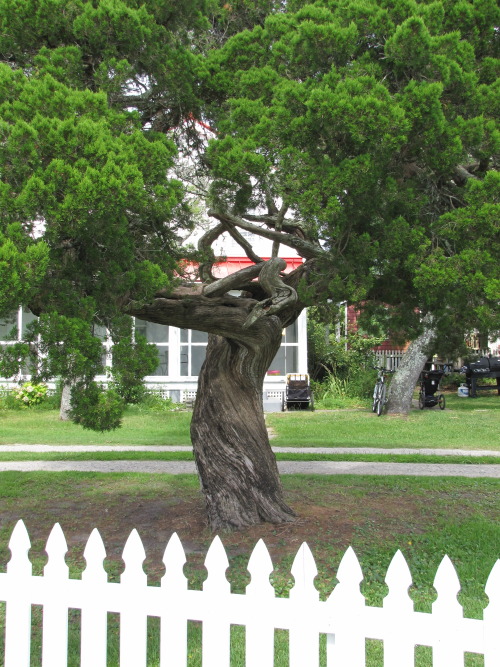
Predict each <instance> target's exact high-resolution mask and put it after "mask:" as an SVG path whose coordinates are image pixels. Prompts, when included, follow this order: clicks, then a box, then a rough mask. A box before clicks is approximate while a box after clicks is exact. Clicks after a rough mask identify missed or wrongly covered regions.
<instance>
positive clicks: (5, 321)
mask: <svg viewBox="0 0 500 667" xmlns="http://www.w3.org/2000/svg"><path fill="white" fill-rule="evenodd" d="M36 319H37V317H36V315H33V313H32V312H31V311H30V310H29V308H26V307H24V308H21V309H20V310H19V311H18V312H17V313H12V315H9V316H8V317H4V318H2V319H0V346H1V347H2V348H5V347H6V346H8V345H9V344H10V345H12V344H13V343H17V342H18V341H20V340H22V336H24V335H25V334H26V327H27V325H28V324H29V323H30V322H33V321H34V320H36ZM31 370H32V369H30V367H29V366H28V364H23V365H22V366H21V365H20V366H19V371H18V373H20V374H21V375H23V376H26V375H30V374H31Z"/></svg>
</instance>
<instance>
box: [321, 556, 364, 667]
mask: <svg viewBox="0 0 500 667" xmlns="http://www.w3.org/2000/svg"><path fill="white" fill-rule="evenodd" d="M363 578H364V577H363V572H362V571H361V566H360V564H359V561H358V558H357V556H356V554H355V553H354V550H353V549H352V547H349V548H348V549H347V551H346V552H345V554H344V557H343V558H342V560H341V561H340V565H339V569H338V571H337V579H338V581H339V583H338V584H337V586H336V587H335V588H334V589H333V592H332V593H331V594H330V597H329V598H328V600H327V604H328V605H329V606H330V609H331V611H330V615H331V621H330V622H331V625H332V627H333V633H330V634H328V635H327V644H326V664H327V667H340V666H342V667H344V666H345V667H364V665H365V628H364V625H365V623H364V621H365V619H364V612H365V606H366V600H365V598H364V596H363V595H362V593H361V590H360V584H361V582H362V581H363Z"/></svg>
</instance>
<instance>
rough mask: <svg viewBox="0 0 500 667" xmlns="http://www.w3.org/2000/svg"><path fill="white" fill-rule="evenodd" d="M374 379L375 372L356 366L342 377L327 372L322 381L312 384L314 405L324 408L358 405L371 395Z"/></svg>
mask: <svg viewBox="0 0 500 667" xmlns="http://www.w3.org/2000/svg"><path fill="white" fill-rule="evenodd" d="M375 380H376V372H375V371H373V370H371V369H370V370H368V369H366V370H365V369H364V368H358V369H356V370H352V371H351V374H350V375H349V376H347V377H344V378H342V377H338V376H337V375H335V374H334V373H329V374H328V375H327V377H326V378H325V379H324V380H323V382H321V383H315V384H314V402H315V405H316V407H317V408H319V409H324V410H329V409H330V410H331V409H336V408H341V407H346V405H359V403H360V401H364V400H365V399H367V398H371V396H372V395H373V387H374V385H375Z"/></svg>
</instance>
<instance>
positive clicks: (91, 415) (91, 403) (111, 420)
mask: <svg viewBox="0 0 500 667" xmlns="http://www.w3.org/2000/svg"><path fill="white" fill-rule="evenodd" d="M124 408H125V402H124V400H123V399H122V398H121V397H120V396H119V395H118V394H117V393H116V391H115V390H114V389H107V390H106V389H104V387H102V386H101V385H99V384H97V383H96V382H89V383H88V384H84V383H78V384H77V385H75V386H74V387H73V389H72V390H71V410H70V418H71V420H72V421H73V422H75V424H80V426H83V428H86V429H90V430H92V431H113V430H114V429H116V428H118V427H119V426H120V425H121V422H122V417H123V411H124Z"/></svg>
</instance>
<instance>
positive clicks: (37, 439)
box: [0, 406, 191, 445]
mask: <svg viewBox="0 0 500 667" xmlns="http://www.w3.org/2000/svg"><path fill="white" fill-rule="evenodd" d="M190 423H191V412H187V411H186V412H183V411H179V412H155V411H144V410H142V409H140V408H137V407H135V406H134V407H132V406H131V407H129V408H128V409H127V412H126V414H125V418H124V420H123V426H122V427H121V428H119V429H117V430H116V431H111V432H106V433H96V432H95V431H88V430H84V429H83V428H82V427H81V426H78V425H76V424H73V423H72V422H62V421H61V420H60V419H59V413H58V411H57V410H41V409H27V410H0V445H7V444H14V443H22V444H26V445H30V444H51V445H188V444H189V443H190V437H189V425H190Z"/></svg>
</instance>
